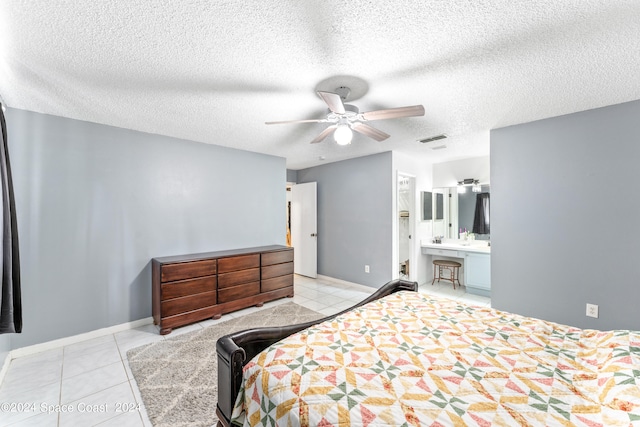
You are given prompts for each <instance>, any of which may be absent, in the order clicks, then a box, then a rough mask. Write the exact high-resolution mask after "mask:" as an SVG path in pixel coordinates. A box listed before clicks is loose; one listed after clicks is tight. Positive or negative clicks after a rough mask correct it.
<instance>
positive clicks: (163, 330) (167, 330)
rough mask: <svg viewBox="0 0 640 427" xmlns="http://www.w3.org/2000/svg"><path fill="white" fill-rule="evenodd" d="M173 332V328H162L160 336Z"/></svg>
mask: <svg viewBox="0 0 640 427" xmlns="http://www.w3.org/2000/svg"><path fill="white" fill-rule="evenodd" d="M172 330H173V328H162V329H160V335H167V334H170V333H171V331H172Z"/></svg>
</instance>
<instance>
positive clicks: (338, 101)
mask: <svg viewBox="0 0 640 427" xmlns="http://www.w3.org/2000/svg"><path fill="white" fill-rule="evenodd" d="M317 93H318V96H319V97H320V98H322V100H323V101H324V102H325V103H326V104H327V105H328V106H329V110H331V111H332V112H334V113H336V114H344V113H345V110H344V104H343V103H342V98H340V95H338V94H337V93H332V92H321V91H318V92H317Z"/></svg>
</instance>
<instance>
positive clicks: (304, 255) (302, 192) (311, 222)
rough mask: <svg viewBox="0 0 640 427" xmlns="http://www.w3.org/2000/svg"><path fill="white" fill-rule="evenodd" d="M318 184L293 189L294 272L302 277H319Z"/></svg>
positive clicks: (292, 232)
mask: <svg viewBox="0 0 640 427" xmlns="http://www.w3.org/2000/svg"><path fill="white" fill-rule="evenodd" d="M316 203H317V192H316V183H315V182H307V183H305V184H296V185H294V186H293V187H291V245H292V246H293V271H294V273H296V274H300V275H302V276H307V277H313V278H314V279H315V278H316V277H317V275H318V240H317V238H318V233H317V222H318V214H317V209H316Z"/></svg>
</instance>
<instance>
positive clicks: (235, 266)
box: [218, 254, 260, 273]
mask: <svg viewBox="0 0 640 427" xmlns="http://www.w3.org/2000/svg"><path fill="white" fill-rule="evenodd" d="M257 267H260V254H251V255H241V256H233V257H228V258H220V259H218V273H228V272H230V271H236V270H246V269H247V268H257Z"/></svg>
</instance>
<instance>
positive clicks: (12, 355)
mask: <svg viewBox="0 0 640 427" xmlns="http://www.w3.org/2000/svg"><path fill="white" fill-rule="evenodd" d="M151 323H153V318H152V317H147V318H145V319H140V320H134V321H133V322H127V323H121V324H119V325H114V326H109V327H108V328H102V329H96V330H95V331H90V332H85V333H83V334H78V335H72V336H70V337H65V338H60V339H57V340H53V341H47V342H43V343H40V344H34V345H30V346H27V347H21V348H16V349H14V350H11V351H10V352H9V353H8V354H7V356H6V357H5V360H4V363H3V364H2V368H0V384H2V381H3V380H4V376H5V374H6V373H7V371H8V370H9V364H10V363H11V360H13V359H16V358H18V357H23V356H29V355H31V354H36V353H41V352H43V351H47V350H53V349H56V348H59V347H64V346H65V345H70V344H75V343H78V342H82V341H86V340H90V339H93V338H100V337H102V336H105V335H111V334H115V333H117V332H121V331H126V330H129V329H135V328H139V327H141V326H145V325H149V324H151Z"/></svg>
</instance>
